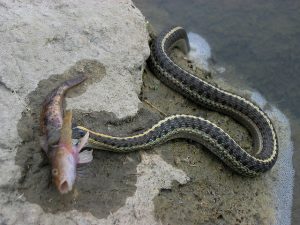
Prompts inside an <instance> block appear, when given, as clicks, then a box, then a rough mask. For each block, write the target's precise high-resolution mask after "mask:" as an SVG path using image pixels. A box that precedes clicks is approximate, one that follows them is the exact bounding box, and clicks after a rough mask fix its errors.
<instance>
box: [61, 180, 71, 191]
mask: <svg viewBox="0 0 300 225" xmlns="http://www.w3.org/2000/svg"><path fill="white" fill-rule="evenodd" d="M58 190H59V192H60V193H61V194H66V193H68V192H69V191H71V190H72V185H71V184H69V182H68V181H67V180H63V181H62V182H61V183H60V185H59V187H58Z"/></svg>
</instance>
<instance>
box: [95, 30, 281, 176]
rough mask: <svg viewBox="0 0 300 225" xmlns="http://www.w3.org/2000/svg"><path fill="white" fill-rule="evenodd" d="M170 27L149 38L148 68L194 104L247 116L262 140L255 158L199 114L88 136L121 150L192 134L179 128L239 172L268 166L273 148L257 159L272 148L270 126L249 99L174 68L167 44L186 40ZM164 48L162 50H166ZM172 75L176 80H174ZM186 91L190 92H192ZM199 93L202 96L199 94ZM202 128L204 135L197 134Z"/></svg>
mask: <svg viewBox="0 0 300 225" xmlns="http://www.w3.org/2000/svg"><path fill="white" fill-rule="evenodd" d="M170 31H171V29H170V30H167V31H165V32H163V33H162V34H161V35H159V36H158V37H157V38H156V40H154V41H153V42H152V45H151V56H150V57H149V59H148V60H147V63H148V66H149V68H150V69H151V70H152V72H153V73H154V74H155V75H156V76H157V77H158V78H159V79H160V80H161V81H162V82H164V83H165V84H166V85H168V86H170V87H171V88H173V89H174V90H176V91H178V92H180V93H181V94H183V95H184V96H185V97H187V98H189V99H191V100H193V101H195V102H196V103H197V104H200V105H204V106H206V107H207V108H209V109H213V110H216V111H218V112H221V113H224V114H227V115H229V116H232V117H238V118H234V119H237V120H239V119H243V117H241V116H240V113H242V114H243V115H245V116H246V117H248V118H249V120H251V121H253V123H254V124H256V126H257V128H258V129H259V130H260V132H261V135H262V140H260V141H262V144H263V150H262V152H261V153H260V154H259V155H258V156H256V157H257V158H254V157H252V156H250V155H248V153H247V152H246V151H245V150H243V149H242V148H241V147H240V146H239V145H238V144H236V143H235V142H234V140H233V139H232V138H230V137H229V136H228V135H226V134H225V133H224V132H223V131H222V130H221V129H219V128H218V127H217V126H216V125H214V124H212V123H210V122H208V121H205V120H203V119H201V118H195V117H189V116H184V115H181V116H175V117H172V118H171V119H166V120H165V121H164V122H162V123H161V124H160V125H159V126H157V127H156V128H155V129H153V130H150V131H149V132H146V134H144V135H141V136H136V137H132V138H129V137H127V138H126V137H125V138H121V139H114V138H109V137H108V138H107V137H102V136H99V135H93V134H91V138H92V139H94V140H96V141H98V142H101V143H104V144H107V145H108V146H111V148H110V150H112V151H121V149H118V148H123V151H130V150H134V149H137V148H141V147H147V146H150V145H151V144H153V143H156V142H159V143H160V142H161V141H163V140H166V137H167V136H168V138H170V139H172V137H170V135H171V134H173V135H175V136H174V137H173V138H178V137H181V136H180V135H182V137H183V138H192V135H191V136H188V137H187V136H185V135H187V134H186V133H185V134H184V132H181V131H182V129H185V130H187V131H188V132H189V133H191V134H192V133H193V134H196V136H197V135H198V136H199V142H201V143H202V144H203V145H205V146H206V147H208V148H209V149H211V151H212V152H213V153H214V154H216V155H217V156H218V157H219V158H220V159H221V160H223V161H224V162H225V163H226V164H228V166H230V167H231V168H232V169H233V170H235V171H236V172H238V173H241V174H242V175H248V176H253V175H255V174H259V173H261V172H265V171H267V170H269V169H270V168H271V167H272V166H273V165H274V163H275V161H276V158H277V151H276V155H275V157H274V158H273V159H272V160H270V161H267V162H260V161H258V160H257V159H268V158H269V157H270V156H271V154H272V152H273V150H274V149H273V148H274V146H273V145H274V144H273V143H274V140H273V137H272V130H271V129H272V127H270V126H269V124H268V122H267V119H266V118H265V116H264V114H263V115H261V113H260V111H257V109H255V108H253V107H252V106H251V105H250V104H249V103H247V102H245V101H242V100H240V99H239V98H238V97H236V96H234V95H231V94H228V93H224V92H221V91H219V90H218V89H217V88H214V87H212V86H210V85H208V84H206V83H205V82H204V81H202V80H200V79H198V78H195V77H194V76H193V75H191V74H189V73H188V72H186V71H184V70H182V69H180V68H178V67H177V66H176V65H175V64H174V62H172V61H171V60H170V58H169V56H168V55H167V54H168V53H169V51H170V50H171V49H170V47H171V46H173V44H174V43H175V42H177V41H179V40H185V41H186V44H187V47H188V48H189V43H188V39H187V34H186V32H185V30H184V29H182V28H181V29H177V30H176V31H175V32H173V33H172V34H171V35H169V32H170ZM166 35H169V36H168V38H167V39H166V42H165V45H164V46H162V41H163V40H164V38H165V36H166ZM164 52H166V54H165V53H164ZM174 79H175V80H177V81H178V82H179V83H180V84H176V82H174ZM190 92H193V94H191V93H190ZM199 96H201V97H202V98H199ZM203 97H205V99H203ZM220 104H221V105H222V107H221V106H220ZM245 123H247V121H245ZM250 125H251V124H250ZM250 125H249V126H250ZM251 126H252V125H251ZM174 132H175V133H174ZM203 132H204V133H205V134H206V135H204V136H200V134H201V133H203ZM217 146H219V147H217ZM108 148H109V147H108ZM232 158H233V159H232Z"/></svg>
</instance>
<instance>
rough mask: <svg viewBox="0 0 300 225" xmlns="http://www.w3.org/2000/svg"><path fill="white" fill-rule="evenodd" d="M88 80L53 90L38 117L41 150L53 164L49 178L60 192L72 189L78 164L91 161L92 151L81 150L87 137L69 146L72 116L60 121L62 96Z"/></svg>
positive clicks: (77, 80) (67, 84)
mask: <svg viewBox="0 0 300 225" xmlns="http://www.w3.org/2000/svg"><path fill="white" fill-rule="evenodd" d="M86 79H87V78H86V77H85V76H80V77H77V78H74V79H71V80H67V81H65V82H63V83H62V84H61V85H59V86H58V87H57V88H55V89H54V90H53V91H52V92H51V93H50V94H49V95H48V96H47V97H46V99H45V101H44V103H43V108H42V111H41V116H40V128H41V147H42V149H43V150H44V151H45V153H46V154H47V156H48V158H49V159H50V162H51V165H52V177H53V180H54V183H55V185H56V187H57V189H58V190H59V192H60V193H67V192H68V191H70V190H72V188H73V184H74V182H75V178H76V167H77V164H78V163H87V162H90V161H91V160H92V158H93V157H92V151H83V152H80V150H81V149H82V148H83V147H84V145H85V144H86V143H87V141H88V137H89V134H88V133H86V135H85V136H84V137H83V138H81V139H80V141H79V144H77V145H73V144H72V128H71V127H72V124H71V121H72V113H71V111H67V112H66V115H65V117H64V119H63V109H62V103H63V99H64V96H65V93H66V92H67V91H68V90H69V89H70V88H72V87H74V86H75V85H78V84H80V83H81V82H83V81H84V80H86Z"/></svg>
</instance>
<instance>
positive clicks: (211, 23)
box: [134, 0, 300, 224]
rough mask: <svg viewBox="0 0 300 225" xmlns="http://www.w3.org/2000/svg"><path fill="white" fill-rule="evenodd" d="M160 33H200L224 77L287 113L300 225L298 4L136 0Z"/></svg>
mask: <svg viewBox="0 0 300 225" xmlns="http://www.w3.org/2000/svg"><path fill="white" fill-rule="evenodd" d="M134 2H135V3H136V5H137V6H138V7H139V8H140V9H141V10H142V12H143V13H144V15H145V16H146V17H147V19H148V20H149V21H150V22H151V24H152V25H153V26H154V28H155V29H156V30H157V31H160V30H162V29H163V28H164V27H167V26H169V25H172V24H178V25H181V26H184V27H185V28H186V29H187V30H188V31H191V32H195V33H198V34H201V36H202V37H204V38H205V39H206V40H207V41H208V42H209V44H210V46H211V48H212V49H211V51H212V61H213V62H214V63H216V64H217V65H219V66H222V67H224V68H225V69H226V71H227V72H226V73H224V76H226V77H225V79H226V80H227V81H228V80H229V81H230V82H234V83H235V84H241V85H247V86H249V87H251V88H254V89H256V90H258V91H259V92H260V93H261V94H262V95H263V96H265V97H266V99H267V101H269V102H271V103H272V104H273V105H275V106H277V107H278V108H279V109H280V110H281V111H282V112H284V113H285V114H286V115H288V117H289V119H290V121H291V125H292V136H293V139H294V143H295V152H294V157H293V158H294V160H293V161H294V168H295V171H296V175H295V187H294V197H293V210H292V224H300V193H299V192H297V190H298V189H299V186H300V179H299V174H300V165H299V164H297V163H296V162H297V161H298V160H299V159H300V153H298V152H297V148H298V147H299V146H300V140H299V138H297V136H299V135H298V134H299V133H300V126H299V124H300V107H299V103H298V102H299V100H300V91H299V90H298V86H299V85H300V78H299V77H298V75H299V74H300V43H299V40H300V26H299V25H300V17H299V15H300V2H299V1H296V0H291V1H288V2H287V1H284V2H283V1H279V0H273V1H263V2H261V1H258V0H256V1H253V0H252V1H250V0H248V1H237V0H229V1H222V2H221V1H216V0H209V1H208V0H201V1H196V0H187V1H180V0H165V1H162V0H153V1H145V0H135V1H134Z"/></svg>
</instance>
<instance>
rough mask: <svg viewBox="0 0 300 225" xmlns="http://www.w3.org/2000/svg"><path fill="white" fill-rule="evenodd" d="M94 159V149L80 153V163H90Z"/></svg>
mask: <svg viewBox="0 0 300 225" xmlns="http://www.w3.org/2000/svg"><path fill="white" fill-rule="evenodd" d="M92 160H93V150H91V151H88V150H84V151H82V152H80V153H79V161H78V163H79V164H84V163H89V162H91V161H92Z"/></svg>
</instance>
